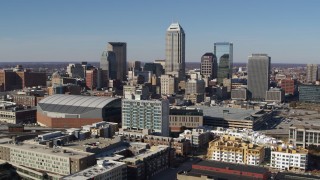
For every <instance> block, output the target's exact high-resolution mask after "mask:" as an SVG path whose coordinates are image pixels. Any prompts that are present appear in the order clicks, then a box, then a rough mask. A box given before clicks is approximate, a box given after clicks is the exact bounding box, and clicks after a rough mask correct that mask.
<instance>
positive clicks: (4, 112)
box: [0, 101, 37, 124]
mask: <svg viewBox="0 0 320 180" xmlns="http://www.w3.org/2000/svg"><path fill="white" fill-rule="evenodd" d="M36 113H37V109H36V108H35V107H32V108H24V107H21V106H16V104H15V103H12V102H7V101H2V102H0V122H6V123H11V124H26V123H35V122H36Z"/></svg>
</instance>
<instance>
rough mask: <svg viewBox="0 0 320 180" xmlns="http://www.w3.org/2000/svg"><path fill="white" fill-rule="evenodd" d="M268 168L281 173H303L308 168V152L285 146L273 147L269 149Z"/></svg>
mask: <svg viewBox="0 0 320 180" xmlns="http://www.w3.org/2000/svg"><path fill="white" fill-rule="evenodd" d="M270 166H271V167H272V168H274V169H279V170H282V171H284V170H287V171H291V170H292V171H296V170H301V171H305V170H306V169H307V167H308V150H306V149H304V148H295V147H293V146H291V147H290V146H286V145H283V146H277V147H274V148H272V149H271V161H270Z"/></svg>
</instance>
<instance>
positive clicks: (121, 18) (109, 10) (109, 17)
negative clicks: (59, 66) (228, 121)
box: [0, 0, 320, 64]
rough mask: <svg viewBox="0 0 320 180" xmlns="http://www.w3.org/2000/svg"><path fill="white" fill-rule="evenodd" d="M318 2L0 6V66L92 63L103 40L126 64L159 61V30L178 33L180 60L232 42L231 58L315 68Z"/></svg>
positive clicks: (16, 1) (14, 0) (17, 0)
mask: <svg viewBox="0 0 320 180" xmlns="http://www.w3.org/2000/svg"><path fill="white" fill-rule="evenodd" d="M319 7H320V1H316V0H310V1H296V0H292V1H277V0H270V1H249V0H244V1H236V0H226V1H212V0H201V1H194V2H189V1H169V0H163V1H152V2H150V1H130V0H123V1H108V2H107V1H103V0H97V1H94V2H91V1H90V2H89V1H84V0H79V1H77V2H73V1H63V0H57V1H36V0H30V1H23V0H10V1H4V2H1V3H0V22H1V26H0V62H56V61H59V62H71V61H73V62H80V61H88V62H98V61H100V57H101V52H102V51H103V50H105V46H106V44H107V42H126V43H127V61H128V62H129V61H134V60H136V61H142V62H152V61H154V60H155V59H165V58H166V53H165V48H166V46H165V44H166V42H165V37H166V29H167V28H168V26H169V25H170V24H171V23H173V22H178V23H179V24H181V26H182V27H183V29H184V32H185V34H186V39H185V60H186V62H200V60H201V56H202V55H203V54H205V53H206V52H213V51H214V42H230V43H233V61H234V62H247V61H248V56H249V55H251V54H252V53H267V54H268V55H269V56H270V57H272V63H314V64H318V62H319V59H320V55H319V49H320V43H319V39H320V33H319V32H320V23H319V17H320V11H319Z"/></svg>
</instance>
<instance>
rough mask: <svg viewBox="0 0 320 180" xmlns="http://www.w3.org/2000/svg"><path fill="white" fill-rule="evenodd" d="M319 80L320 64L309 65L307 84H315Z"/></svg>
mask: <svg viewBox="0 0 320 180" xmlns="http://www.w3.org/2000/svg"><path fill="white" fill-rule="evenodd" d="M317 80H318V64H307V82H308V83H314V82H316V81H317Z"/></svg>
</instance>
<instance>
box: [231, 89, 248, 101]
mask: <svg viewBox="0 0 320 180" xmlns="http://www.w3.org/2000/svg"><path fill="white" fill-rule="evenodd" d="M231 99H232V100H243V101H246V100H247V99H248V90H247V89H246V88H236V89H232V90H231Z"/></svg>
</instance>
